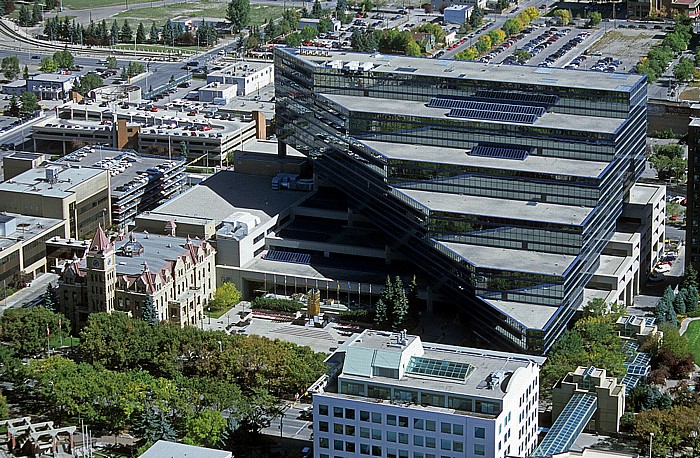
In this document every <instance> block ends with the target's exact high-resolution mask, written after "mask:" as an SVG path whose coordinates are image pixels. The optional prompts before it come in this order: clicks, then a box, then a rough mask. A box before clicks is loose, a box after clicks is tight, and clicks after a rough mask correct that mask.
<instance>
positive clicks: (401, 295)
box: [391, 276, 409, 331]
mask: <svg viewBox="0 0 700 458" xmlns="http://www.w3.org/2000/svg"><path fill="white" fill-rule="evenodd" d="M393 288H394V303H393V304H392V323H391V328H392V330H393V331H401V330H402V329H403V328H404V326H405V325H406V319H407V318H408V310H409V308H408V299H407V298H406V290H405V289H404V288H403V282H402V281H401V277H399V276H397V277H396V278H395V279H394V284H393Z"/></svg>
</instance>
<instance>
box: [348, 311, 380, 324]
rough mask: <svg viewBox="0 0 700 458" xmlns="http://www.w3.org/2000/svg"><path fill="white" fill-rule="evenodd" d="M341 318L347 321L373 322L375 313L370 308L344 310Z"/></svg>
mask: <svg viewBox="0 0 700 458" xmlns="http://www.w3.org/2000/svg"><path fill="white" fill-rule="evenodd" d="M340 318H341V319H342V320H346V321H357V322H359V323H373V322H374V314H373V313H372V312H370V311H369V310H343V311H342V312H340Z"/></svg>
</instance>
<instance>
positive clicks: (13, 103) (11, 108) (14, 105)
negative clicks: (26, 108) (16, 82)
mask: <svg viewBox="0 0 700 458" xmlns="http://www.w3.org/2000/svg"><path fill="white" fill-rule="evenodd" d="M19 109H20V106H19V100H17V97H16V96H14V95H13V96H12V97H10V103H9V104H8V105H7V108H6V109H5V113H7V114H8V115H10V116H14V117H18V116H19Z"/></svg>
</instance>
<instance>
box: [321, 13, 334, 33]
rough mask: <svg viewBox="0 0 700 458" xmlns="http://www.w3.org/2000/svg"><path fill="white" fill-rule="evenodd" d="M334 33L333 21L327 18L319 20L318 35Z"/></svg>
mask: <svg viewBox="0 0 700 458" xmlns="http://www.w3.org/2000/svg"><path fill="white" fill-rule="evenodd" d="M331 31H333V21H331V20H330V19H328V18H327V17H323V18H321V19H319V20H318V33H328V32H331Z"/></svg>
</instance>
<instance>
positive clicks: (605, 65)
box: [591, 57, 622, 73]
mask: <svg viewBox="0 0 700 458" xmlns="http://www.w3.org/2000/svg"><path fill="white" fill-rule="evenodd" d="M620 65H622V61H620V60H617V59H613V58H612V57H603V58H602V59H598V62H596V63H595V64H594V65H593V66H592V67H591V70H595V71H598V72H607V73H612V72H615V71H617V67H619V66H620Z"/></svg>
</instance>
